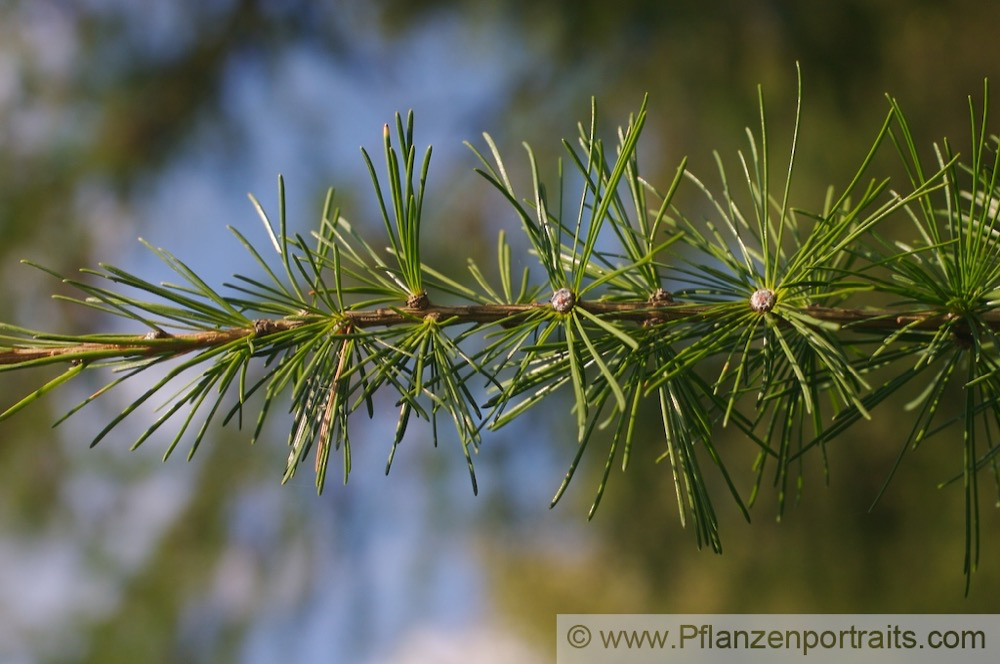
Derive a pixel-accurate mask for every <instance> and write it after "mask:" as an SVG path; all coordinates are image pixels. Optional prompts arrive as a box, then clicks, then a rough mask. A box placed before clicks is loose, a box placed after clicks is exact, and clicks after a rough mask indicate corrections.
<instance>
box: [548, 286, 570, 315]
mask: <svg viewBox="0 0 1000 664" xmlns="http://www.w3.org/2000/svg"><path fill="white" fill-rule="evenodd" d="M549 302H551V303H552V308H553V309H555V310H556V311H558V312H559V313H561V314H565V313H569V312H570V311H572V309H573V306H574V305H575V304H576V295H574V294H573V291H571V290H570V289H568V288H560V289H559V290H557V291H556V292H555V293H553V294H552V299H551V300H549Z"/></svg>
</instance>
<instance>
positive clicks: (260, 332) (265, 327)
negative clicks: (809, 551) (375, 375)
mask: <svg viewBox="0 0 1000 664" xmlns="http://www.w3.org/2000/svg"><path fill="white" fill-rule="evenodd" d="M573 306H576V307H581V308H584V309H586V310H587V311H588V312H590V313H593V314H597V315H600V316H602V317H604V318H607V319H609V320H622V321H632V322H635V323H639V324H642V323H646V322H653V323H662V322H666V321H670V320H679V319H685V318H707V317H711V316H712V315H713V311H714V310H715V307H714V306H712V305H691V304H675V303H672V302H668V301H664V300H662V299H661V300H654V301H651V302H604V301H586V300H580V301H577V302H575V303H574V305H573ZM551 307H552V305H551V304H548V303H546V304H541V303H532V304H483V305H466V306H443V305H430V304H428V305H426V306H423V307H398V308H377V309H361V310H348V311H345V312H342V313H341V314H339V316H340V317H341V319H342V320H343V323H344V327H345V329H349V328H367V327H378V326H394V325H402V324H406V323H412V322H414V321H417V320H420V319H423V318H425V317H426V316H428V315H430V316H433V317H434V318H435V319H436V320H439V321H440V322H441V323H442V324H463V323H496V322H502V321H504V320H507V319H510V320H511V321H516V319H517V318H518V317H519V316H524V315H527V314H529V313H531V312H535V311H539V310H542V309H550V308H551ZM799 311H800V312H801V313H804V314H807V315H808V316H811V317H812V318H815V319H816V320H819V321H822V322H826V323H835V324H837V325H841V326H843V327H845V328H848V329H851V330H863V331H869V332H877V331H885V332H891V331H896V330H900V329H903V328H909V329H912V330H935V329H938V328H940V327H941V326H942V325H943V324H945V323H947V322H949V321H951V320H955V319H957V318H958V317H957V316H956V315H955V314H952V313H942V312H940V311H916V312H906V313H902V312H897V311H891V310H885V309H842V308H834V307H816V306H811V307H808V308H805V309H800V310H799ZM775 313H776V314H777V315H778V316H779V317H780V315H781V312H780V309H779V310H778V311H777V312H775ZM983 319H984V321H985V322H986V324H987V325H988V326H989V327H990V328H992V329H994V330H998V331H1000V311H991V312H988V313H986V314H984V315H983ZM308 322H309V320H308V319H306V318H284V319H262V320H257V321H254V324H253V326H252V327H241V328H230V329H223V330H207V331H201V332H191V333H186V334H176V335H168V336H165V337H164V336H155V335H142V336H140V335H137V336H135V337H132V338H129V337H125V338H123V339H122V340H121V341H116V342H114V343H87V342H85V343H79V344H67V345H46V346H17V347H12V348H8V349H6V350H3V351H0V366H7V365H16V364H26V363H31V362H36V361H38V360H46V359H51V358H57V357H64V358H65V361H67V362H70V361H76V360H79V359H80V358H81V357H86V358H88V359H96V358H102V357H109V358H110V357H153V356H161V355H179V354H182V353H187V352H190V351H195V350H200V349H203V348H212V347H215V346H219V345H222V344H226V343H229V342H232V341H235V340H237V339H244V338H261V337H266V336H269V335H271V334H275V333H277V332H282V331H287V330H291V329H295V328H297V327H301V326H302V325H305V324H306V323H308Z"/></svg>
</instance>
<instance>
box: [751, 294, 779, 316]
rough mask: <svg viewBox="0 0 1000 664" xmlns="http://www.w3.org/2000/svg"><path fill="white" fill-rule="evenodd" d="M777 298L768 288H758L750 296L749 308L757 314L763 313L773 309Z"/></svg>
mask: <svg viewBox="0 0 1000 664" xmlns="http://www.w3.org/2000/svg"><path fill="white" fill-rule="evenodd" d="M777 300H778V298H777V297H775V295H774V291H773V290H771V289H770V288H758V289H757V290H755V291H754V292H753V295H751V296H750V308H751V309H753V310H754V311H756V312H757V313H759V314H764V313H767V312H768V311H771V310H772V309H774V305H775V303H776V302H777Z"/></svg>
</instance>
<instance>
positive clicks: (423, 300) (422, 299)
mask: <svg viewBox="0 0 1000 664" xmlns="http://www.w3.org/2000/svg"><path fill="white" fill-rule="evenodd" d="M406 306H407V308H409V309H416V310H417V311H423V310H424V309H426V308H427V307H429V306H431V300H430V298H429V297H427V293H426V292H425V291H420V292H419V293H411V294H410V296H409V297H408V298H406Z"/></svg>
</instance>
